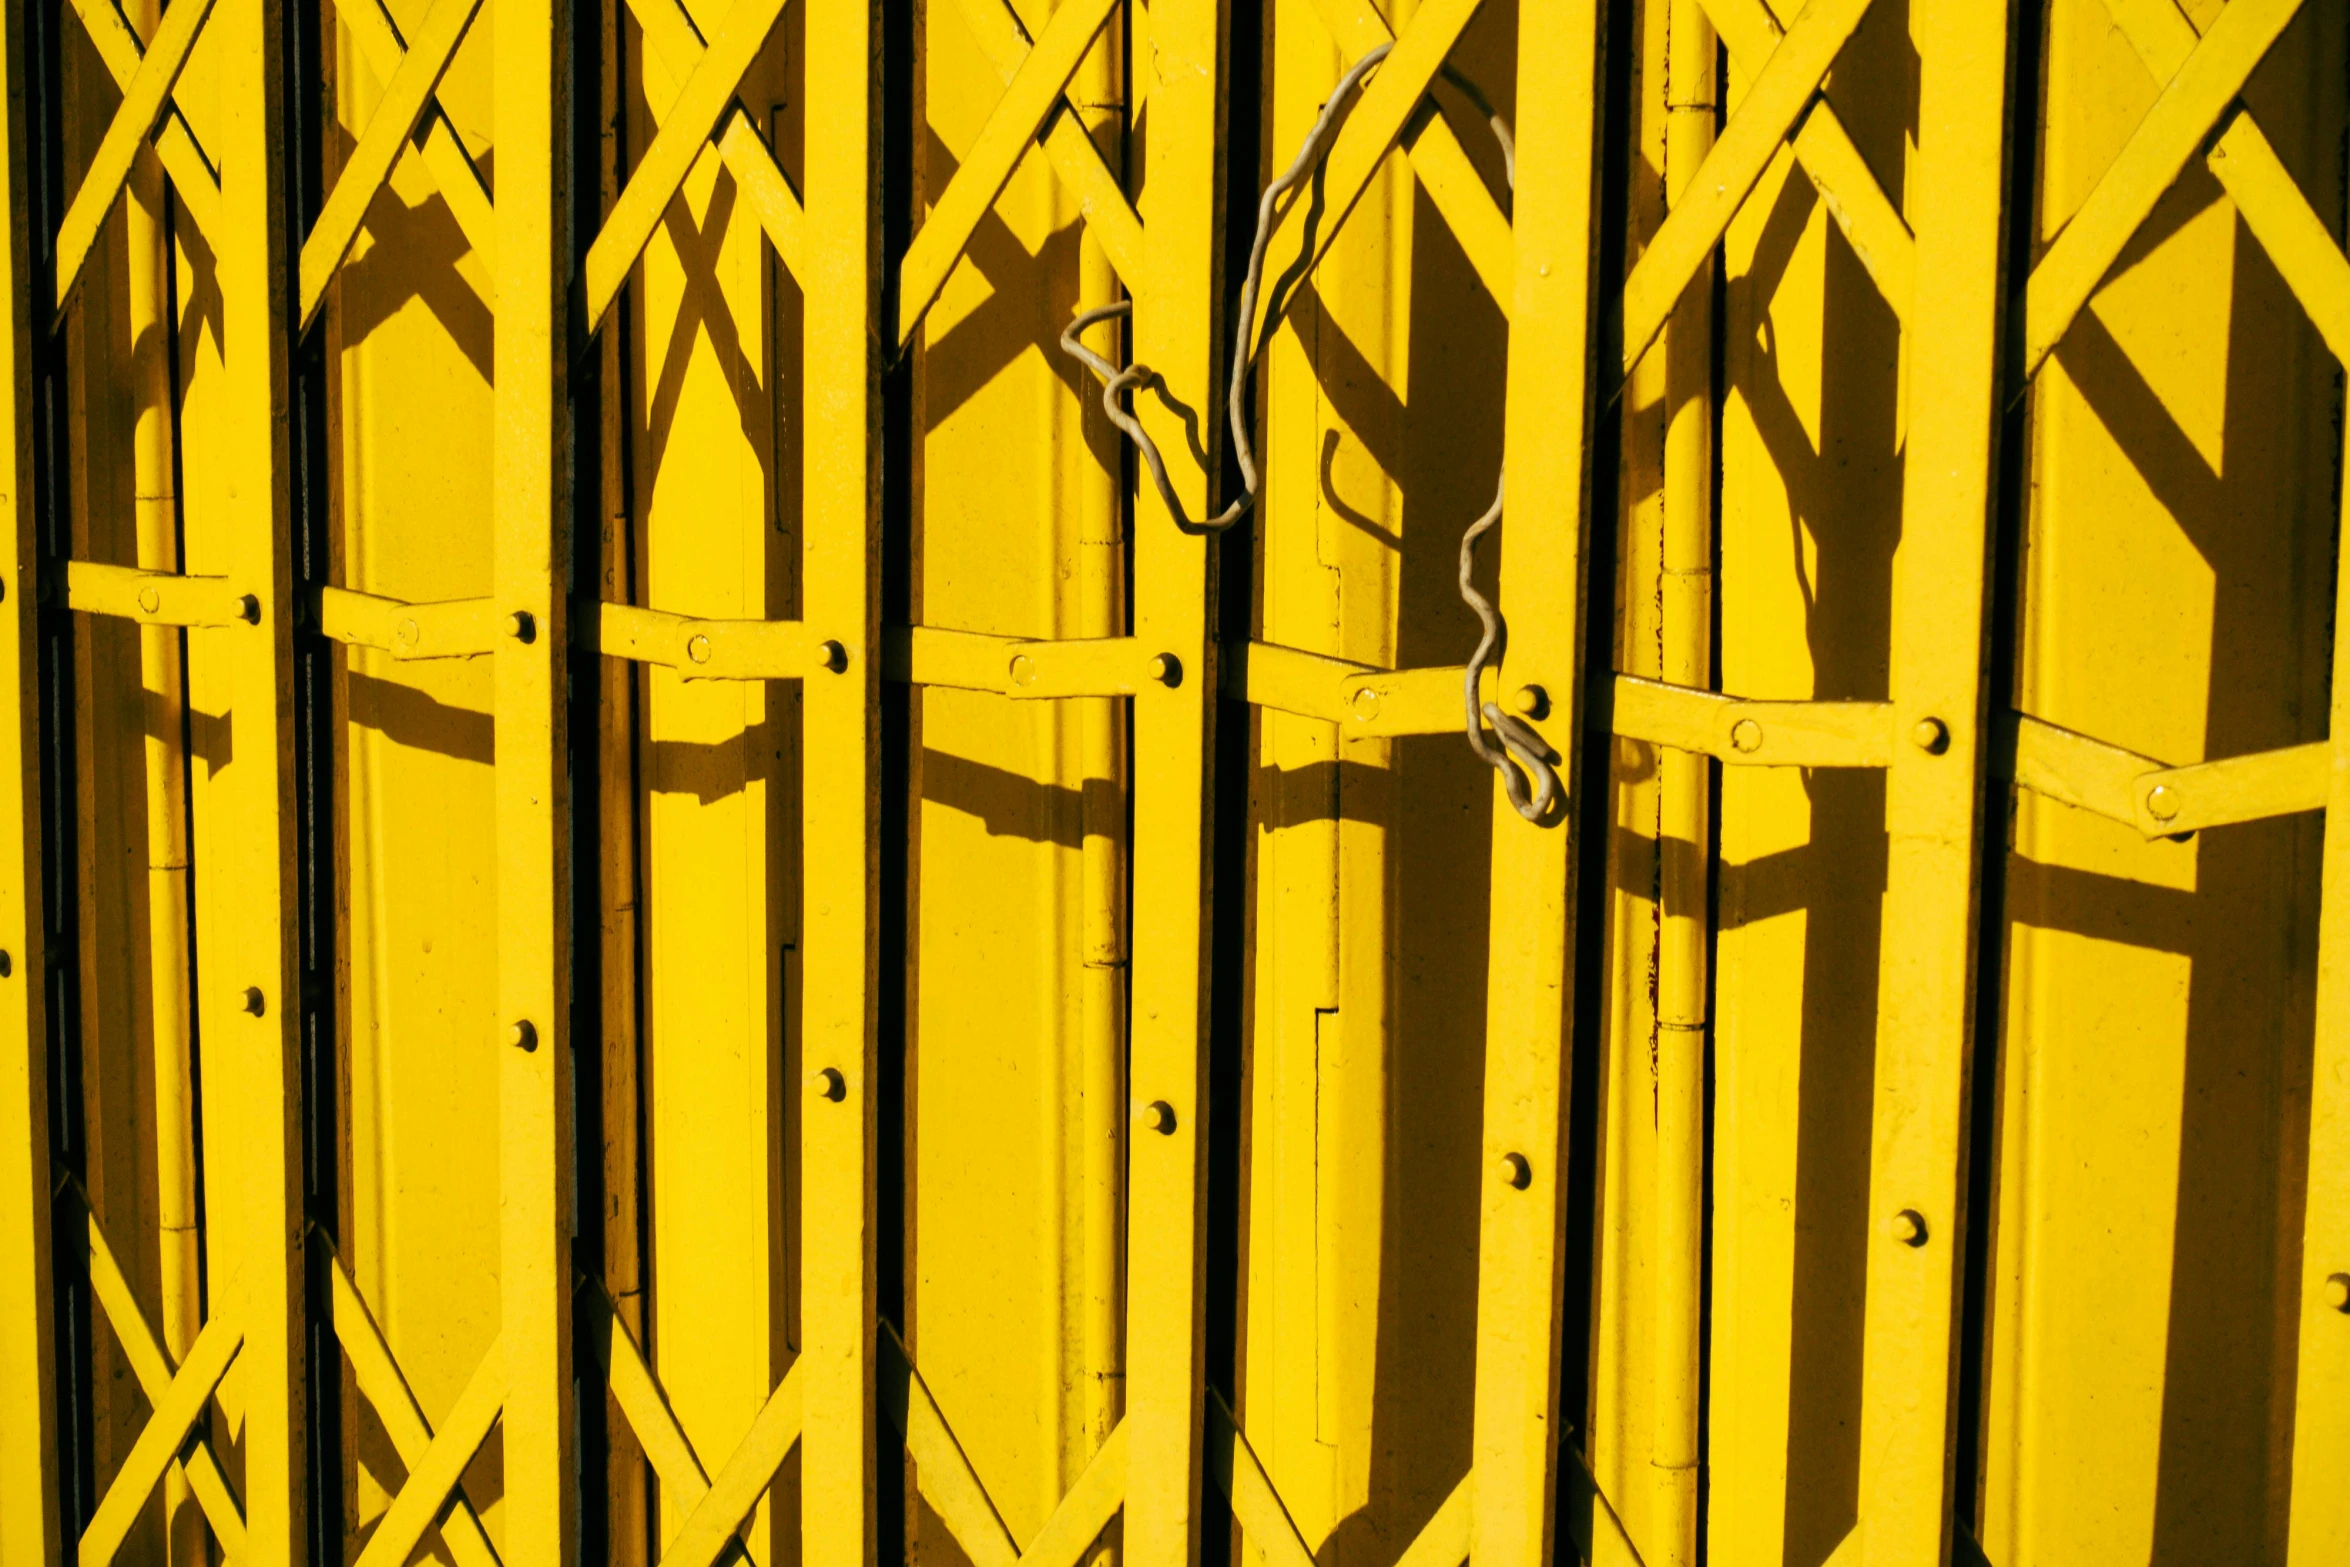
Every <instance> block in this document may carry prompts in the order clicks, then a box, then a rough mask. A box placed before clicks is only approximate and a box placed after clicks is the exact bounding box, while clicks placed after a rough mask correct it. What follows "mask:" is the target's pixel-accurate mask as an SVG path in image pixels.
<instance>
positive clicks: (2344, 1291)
mask: <svg viewBox="0 0 2350 1567" xmlns="http://www.w3.org/2000/svg"><path fill="white" fill-rule="evenodd" d="M2325 1303H2326V1305H2327V1306H2329V1307H2331V1308H2332V1309H2333V1310H2335V1311H2339V1312H2343V1313H2345V1314H2350V1273H2337V1274H2334V1275H2332V1276H2331V1277H2329V1278H2328V1279H2327V1280H2326V1282H2325Z"/></svg>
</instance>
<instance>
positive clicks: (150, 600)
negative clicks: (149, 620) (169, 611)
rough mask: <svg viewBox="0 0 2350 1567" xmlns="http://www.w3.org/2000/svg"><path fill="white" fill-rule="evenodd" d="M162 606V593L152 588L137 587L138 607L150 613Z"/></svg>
mask: <svg viewBox="0 0 2350 1567" xmlns="http://www.w3.org/2000/svg"><path fill="white" fill-rule="evenodd" d="M162 607H163V595H162V594H160V593H158V592H156V591H155V590H154V589H153V588H141V589H139V608H141V609H143V610H145V611H146V612H147V613H148V614H150V615H152V614H154V613H155V612H156V611H157V610H159V609H161V608H162Z"/></svg>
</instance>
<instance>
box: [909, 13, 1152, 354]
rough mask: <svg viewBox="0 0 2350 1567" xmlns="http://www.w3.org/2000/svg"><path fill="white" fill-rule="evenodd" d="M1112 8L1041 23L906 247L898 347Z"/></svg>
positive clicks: (999, 192)
mask: <svg viewBox="0 0 2350 1567" xmlns="http://www.w3.org/2000/svg"><path fill="white" fill-rule="evenodd" d="M1115 3H1116V0H1066V3H1064V4H1062V5H1060V6H1057V7H1055V8H1054V11H1053V16H1052V20H1051V21H1050V22H1048V23H1046V24H1045V30H1044V32H1043V34H1042V35H1041V36H1039V37H1038V39H1037V41H1036V47H1035V48H1034V49H1033V50H1031V51H1030V52H1029V53H1028V55H1027V56H1026V57H1025V58H1024V59H1023V60H1022V61H1021V62H1020V70H1019V73H1018V74H1017V75H1016V76H1014V77H1013V79H1012V82H1011V85H1010V86H1008V87H1006V88H1005V89H1004V96H1003V97H1002V99H1000V100H999V101H998V102H997V104H996V108H995V112H994V113H993V114H991V115H989V116H988V119H987V125H986V126H985V128H983V129H982V130H981V131H980V133H979V139H978V140H977V141H975V142H973V143H972V145H971V149H970V151H969V152H968V153H967V154H965V156H964V159H963V165H962V167H961V168H959V169H957V170H956V171H955V176H954V178H953V179H951V180H949V181H948V182H947V188H946V191H945V192H944V194H942V195H941V196H940V197H939V200H938V204H937V205H936V206H934V207H932V208H931V209H930V216H929V218H928V219H927V220H926V221H925V222H924V223H923V225H922V231H921V232H920V233H918V234H916V235H915V236H914V242H913V243H912V244H911V245H909V246H907V247H906V255H905V259H904V260H903V261H902V262H900V263H899V266H898V320H897V340H898V341H899V342H901V343H903V342H905V341H906V340H907V339H908V338H910V337H912V336H913V335H914V328H915V327H916V326H917V325H919V324H920V323H921V320H922V317H923V315H924V313H926V312H927V311H928V310H929V309H930V306H931V302H932V301H933V300H935V299H937V298H938V291H939V290H940V289H941V288H943V287H945V286H946V280H947V274H948V273H950V272H952V271H953V270H954V268H955V263H956V262H957V261H959V260H961V259H962V256H963V252H964V250H965V248H966V247H968V246H969V245H970V243H971V236H972V234H973V233H974V232H975V231H976V230H977V229H978V227H979V225H980V223H981V222H982V221H983V220H984V219H985V218H986V217H987V215H988V213H989V211H990V210H992V209H993V208H994V206H995V203H996V198H997V197H998V196H1001V195H1002V194H1003V192H1004V185H1005V183H1006V182H1007V181H1009V180H1010V179H1011V177H1012V171H1013V169H1015V168H1017V167H1018V166H1019V163H1020V160H1021V159H1022V158H1023V157H1025V156H1026V155H1027V153H1028V149H1029V145H1030V143H1031V142H1032V141H1033V139H1034V138H1035V137H1036V136H1037V134H1038V133H1039V132H1040V131H1041V130H1042V129H1043V127H1044V122H1045V117H1046V116H1047V115H1050V114H1052V113H1053V112H1054V111H1055V109H1056V108H1057V107H1058V106H1059V104H1060V102H1061V94H1062V91H1063V90H1064V89H1066V88H1067V87H1068V85H1069V79H1070V78H1071V77H1073V76H1075V75H1076V74H1077V68H1078V67H1079V66H1080V65H1082V64H1083V63H1084V62H1085V57H1086V55H1087V53H1088V52H1089V51H1090V50H1091V49H1092V47H1093V41H1094V38H1095V37H1096V36H1097V35H1098V34H1099V33H1100V32H1101V30H1102V28H1103V27H1104V26H1105V25H1106V24H1107V23H1108V22H1109V20H1110V11H1111V10H1112V8H1113V7H1114V5H1115Z"/></svg>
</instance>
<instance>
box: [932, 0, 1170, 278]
mask: <svg viewBox="0 0 2350 1567" xmlns="http://www.w3.org/2000/svg"><path fill="white" fill-rule="evenodd" d="M961 9H962V13H963V20H964V22H965V23H966V24H967V25H968V26H969V27H970V29H971V32H972V36H974V37H975V38H977V39H978V40H979V46H980V48H981V49H983V50H985V51H986V53H987V57H988V61H989V63H991V64H992V65H994V67H995V69H996V74H997V75H999V76H1001V77H1002V78H1003V81H1004V85H1005V86H1006V87H1007V88H1008V87H1010V86H1011V85H1012V82H1013V80H1014V79H1015V78H1016V77H1017V76H1018V75H1019V74H1020V70H1021V66H1022V62H1024V61H1025V60H1026V59H1027V58H1028V54H1029V50H1030V47H1031V46H1030V43H1029V40H1030V39H1032V38H1035V37H1037V36H1038V35H1039V34H1041V33H1042V32H1043V31H1044V30H1045V27H1046V26H1047V25H1048V22H1049V18H1048V16H1047V14H1046V12H1045V10H1044V8H1043V6H1042V5H1040V4H1039V3H1038V0H1022V3H1021V4H1020V5H1018V6H1012V5H1007V4H1006V3H1005V0H963V5H962V7H961ZM1101 53H1102V51H1099V50H1097V51H1095V54H1096V55H1099V54H1101ZM1088 58H1089V59H1090V58H1092V56H1089V57H1088ZM1088 68H1089V67H1086V66H1080V67H1079V71H1080V74H1081V75H1082V73H1083V72H1084V71H1085V70H1086V69H1088ZM1079 97H1080V98H1081V99H1083V98H1084V97H1085V94H1084V93H1083V91H1082V90H1081V91H1080V93H1079ZM1063 101H1064V102H1065V101H1066V100H1063ZM1040 134H1041V136H1042V138H1043V141H1044V151H1045V156H1046V157H1047V158H1049V159H1051V160H1052V165H1053V172H1054V173H1055V174H1057V175H1058V176H1059V177H1060V179H1061V182H1062V183H1063V184H1064V185H1066V186H1068V188H1069V191H1070V193H1071V194H1072V195H1074V196H1075V197H1076V198H1077V210H1078V212H1079V214H1080V215H1081V216H1082V217H1083V218H1084V220H1085V234H1086V241H1087V243H1089V244H1092V245H1095V246H1098V247H1099V250H1100V253H1101V254H1102V255H1104V256H1105V257H1106V258H1107V260H1108V262H1109V265H1110V266H1111V267H1112V268H1113V269H1114V270H1115V271H1116V272H1117V274H1118V276H1119V277H1121V278H1127V279H1130V280H1133V281H1135V282H1136V283H1140V282H1142V281H1145V280H1146V278H1145V272H1144V259H1143V248H1142V220H1141V219H1140V218H1138V217H1136V216H1135V215H1134V206H1133V204H1132V203H1131V202H1129V201H1128V200H1127V199H1126V192H1125V191H1124V190H1122V189H1120V188H1119V185H1118V177H1117V175H1115V174H1113V173H1112V172H1111V171H1110V165H1109V163H1108V162H1107V161H1106V160H1105V159H1104V157H1103V155H1102V150H1101V148H1100V147H1098V146H1096V145H1095V144H1094V141H1093V138H1092V137H1091V136H1089V135H1087V134H1086V127H1085V126H1084V125H1083V124H1082V123H1080V121H1079V119H1078V117H1077V116H1076V115H1073V114H1069V113H1065V112H1060V111H1057V110H1056V111H1054V112H1050V113H1048V114H1047V115H1046V117H1045V123H1044V129H1043V130H1042V132H1041V133H1040ZM1080 264H1081V265H1082V262H1081V263H1080ZM1088 298H1092V296H1091V295H1090V294H1089V295H1088ZM1093 302H1094V303H1096V304H1106V303H1108V301H1107V300H1106V299H1094V300H1093Z"/></svg>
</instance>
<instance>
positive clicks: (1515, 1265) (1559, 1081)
mask: <svg viewBox="0 0 2350 1567" xmlns="http://www.w3.org/2000/svg"><path fill="white" fill-rule="evenodd" d="M1598 23H1599V16H1598V8H1597V7H1596V6H1593V5H1591V4H1588V3H1586V0H1533V3H1526V4H1521V5H1520V7H1519V10H1518V37H1517V56H1518V59H1517V73H1518V74H1517V82H1518V88H1517V106H1518V122H1517V159H1516V161H1517V178H1516V181H1515V203H1514V207H1513V211H1512V229H1513V232H1514V234H1515V236H1516V238H1517V276H1516V280H1515V284H1514V287H1513V289H1512V295H1511V303H1510V312H1509V315H1510V348H1509V380H1508V403H1507V407H1506V411H1505V422H1504V426H1503V440H1502V466H1503V469H1504V471H1505V472H1506V473H1507V474H1508V476H1509V485H1510V490H1509V493H1510V496H1511V497H1512V500H1511V505H1510V510H1509V514H1508V526H1509V528H1510V530H1511V531H1510V541H1509V546H1508V551H1507V553H1506V554H1505V555H1504V556H1503V557H1502V566H1501V592H1500V604H1501V608H1502V611H1503V613H1504V614H1507V615H1510V616H1512V617H1513V621H1514V623H1513V625H1512V628H1511V630H1512V636H1511V642H1510V648H1509V653H1508V659H1509V662H1508V664H1507V665H1506V670H1507V680H1508V682H1510V683H1512V684H1519V685H1536V686H1539V687H1541V688H1542V689H1543V690H1545V691H1548V692H1550V693H1551V708H1550V716H1549V731H1550V733H1552V734H1554V735H1557V736H1560V737H1563V740H1564V743H1563V744H1562V746H1561V749H1563V750H1564V751H1565V753H1566V755H1567V758H1568V764H1569V765H1568V768H1567V770H1566V773H1565V781H1566V785H1567V799H1568V800H1569V802H1577V801H1580V800H1581V798H1582V789H1583V784H1582V781H1581V779H1580V777H1579V775H1578V774H1577V772H1576V769H1575V767H1574V765H1573V764H1574V758H1575V755H1576V753H1577V752H1578V751H1579V750H1580V749H1581V748H1580V747H1578V746H1575V745H1574V744H1573V741H1572V737H1573V736H1574V735H1575V733H1576V729H1577V726H1578V725H1579V724H1580V723H1581V721H1582V711H1583V708H1582V700H1581V696H1582V693H1581V689H1580V687H1581V676H1582V651H1583V636H1582V632H1583V627H1582V609H1583V597H1584V580H1583V578H1584V570H1583V567H1584V539H1585V534H1586V531H1587V528H1588V525H1589V517H1588V515H1587V511H1586V508H1585V497H1586V496H1587V494H1588V489H1587V486H1586V483H1585V479H1584V474H1585V470H1586V466H1587V463H1588V461H1589V449H1590V436H1589V432H1590V430H1591V427H1592V422H1593V417H1594V415H1595V413H1596V407H1595V400H1594V392H1595V390H1596V383H1595V380H1594V377H1593V376H1592V375H1591V374H1590V373H1588V371H1587V370H1586V369H1585V367H1588V366H1590V365H1591V363H1592V360H1593V357H1594V356H1593V354H1592V352H1591V343H1592V331H1591V328H1592V311H1591V309H1590V302H1591V299H1592V297H1593V293H1594V290H1593V286H1592V284H1593V261H1594V256H1593V251H1594V248H1595V247H1594V237H1595V236H1594V232H1593V226H1594V215H1595V212H1596V210H1597V205H1598V200H1597V198H1598V188H1597V186H1596V183H1595V180H1596V175H1597V159H1596V158H1595V156H1594V152H1595V147H1596V144H1597V141H1598V137H1599V128H1600V127H1599V123H1598V116H1597V114H1596V113H1595V109H1596V105H1597V101H1598V97H1599V92H1598V87H1599V80H1598V77H1597V75H1596V73H1595V67H1596V65H1597V63H1598V50H1597V47H1596V37H1597V30H1598ZM1578 372H1583V373H1578ZM1492 831H1493V846H1492V858H1491V864H1492V871H1491V876H1490V885H1491V888H1492V891H1491V894H1490V896H1491V909H1490V919H1491V926H1490V929H1491V936H1490V938H1489V947H1488V956H1487V967H1486V975H1487V979H1486V1002H1485V1038H1486V1061H1485V1087H1484V1115H1483V1134H1484V1135H1483V1143H1484V1146H1483V1150H1482V1154H1483V1157H1482V1158H1481V1159H1480V1161H1479V1176H1480V1184H1481V1190H1480V1192H1479V1198H1478V1209H1479V1214H1478V1247H1477V1354H1476V1382H1475V1386H1476V1412H1475V1426H1474V1434H1473V1437H1472V1440H1471V1444H1470V1469H1471V1481H1472V1484H1474V1485H1475V1487H1476V1500H1475V1503H1474V1506H1473V1509H1472V1512H1471V1522H1470V1532H1469V1555H1470V1559H1471V1560H1473V1561H1477V1562H1480V1563H1486V1564H1490V1567H1537V1564H1539V1563H1543V1562H1547V1561H1548V1560H1550V1558H1551V1553H1552V1550H1553V1547H1554V1544H1555V1532H1556V1524H1557V1517H1556V1508H1555V1499H1556V1491H1557V1485H1556V1482H1557V1475H1558V1451H1559V1443H1560V1442H1561V1440H1562V1439H1563V1438H1564V1435H1565V1433H1564V1432H1563V1431H1562V1429H1561V1421H1562V1420H1567V1421H1572V1420H1573V1418H1574V1417H1573V1415H1572V1413H1570V1412H1565V1411H1562V1410H1561V1409H1560V1407H1559V1403H1560V1399H1559V1369H1560V1355H1561V1350H1560V1340H1559V1327H1560V1324H1561V1322H1562V1320H1563V1311H1562V1308H1563V1305H1564V1302H1563V1299H1562V1295H1563V1290H1562V1282H1563V1274H1564V1268H1565V1262H1566V1259H1565V1257H1564V1256H1563V1255H1562V1252H1563V1248H1562V1246H1561V1235H1562V1231H1563V1229H1564V1225H1565V1219H1566V1208H1567V1182H1566V1180H1565V1179H1564V1175H1565V1167H1566V1159H1567V1155H1568V1152H1569V1148H1568V1141H1567V1136H1566V1126H1567V1122H1566V1116H1565V1113H1564V1112H1565V1109H1566V1099H1567V1093H1566V1089H1567V1081H1568V1068H1569V1061H1568V1055H1567V1046H1568V1035H1569V1016H1570V1005H1571V994H1570V993H1571V980H1572V972H1573V970H1572V966H1571V965H1570V964H1569V962H1568V956H1567V955H1568V953H1569V951H1570V950H1571V947H1570V943H1569V940H1568V925H1569V910H1570V907H1571V900H1572V897H1573V888H1574V876H1573V865H1574V860H1573V849H1572V845H1573V841H1574V840H1573V833H1572V832H1571V831H1553V830H1551V829H1549V828H1547V827H1543V826H1539V825H1536V824H1534V823H1530V822H1527V821H1525V820H1523V819H1521V818H1520V817H1519V815H1518V814H1517V812H1516V811H1515V810H1512V809H1508V808H1507V801H1506V797H1505V796H1504V795H1503V794H1502V792H1501V789H1500V787H1499V784H1498V780H1497V782H1496V787H1495V790H1494V795H1493V829H1492ZM1513 1161H1515V1162H1513Z"/></svg>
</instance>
